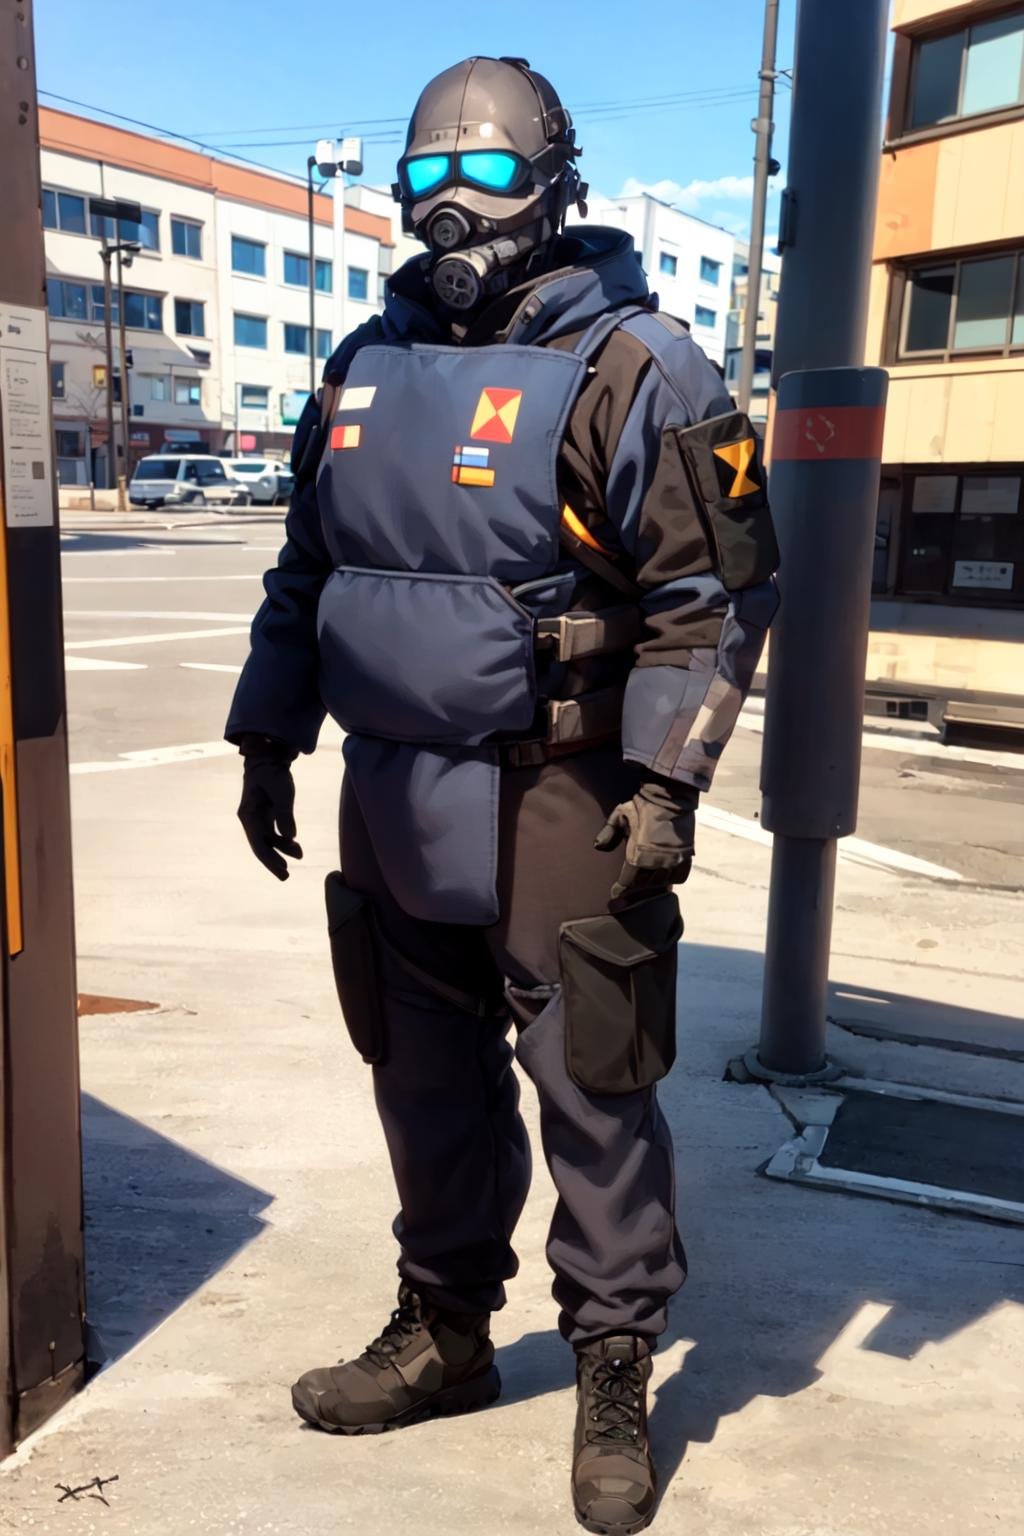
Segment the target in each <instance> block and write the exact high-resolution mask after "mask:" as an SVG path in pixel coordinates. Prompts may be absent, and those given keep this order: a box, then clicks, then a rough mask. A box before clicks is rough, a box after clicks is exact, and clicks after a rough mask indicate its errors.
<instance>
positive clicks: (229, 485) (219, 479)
mask: <svg viewBox="0 0 1024 1536" xmlns="http://www.w3.org/2000/svg"><path fill="white" fill-rule="evenodd" d="M128 499H129V501H130V502H131V504H132V506H133V507H164V506H167V507H182V506H191V507H203V506H207V505H209V506H212V507H223V506H228V507H246V506H248V505H249V501H250V495H249V492H248V490H247V489H246V487H245V486H244V485H240V484H239V482H238V481H237V480H236V479H234V477H233V476H232V475H230V474H228V473H227V471H226V470H225V468H224V461H223V459H218V458H215V457H214V456H213V454H210V453H149V454H147V455H146V457H145V458H144V459H140V460H139V462H138V464H137V465H136V466H135V473H134V475H133V476H132V479H131V484H130V485H129V487H128Z"/></svg>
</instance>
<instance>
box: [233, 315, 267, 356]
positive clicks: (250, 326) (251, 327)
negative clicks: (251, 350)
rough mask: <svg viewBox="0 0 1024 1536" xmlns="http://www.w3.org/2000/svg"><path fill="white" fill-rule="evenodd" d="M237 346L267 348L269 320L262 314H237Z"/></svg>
mask: <svg viewBox="0 0 1024 1536" xmlns="http://www.w3.org/2000/svg"><path fill="white" fill-rule="evenodd" d="M235 346H236V347H259V348H260V349H261V350H262V351H264V352H265V351H266V349H267V322H266V320H265V319H264V318H263V316H262V315H239V314H236V315H235Z"/></svg>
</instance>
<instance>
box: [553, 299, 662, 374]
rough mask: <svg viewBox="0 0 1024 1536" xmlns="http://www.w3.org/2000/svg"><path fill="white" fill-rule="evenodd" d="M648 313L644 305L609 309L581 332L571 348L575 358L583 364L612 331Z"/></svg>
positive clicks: (627, 305)
mask: <svg viewBox="0 0 1024 1536" xmlns="http://www.w3.org/2000/svg"><path fill="white" fill-rule="evenodd" d="M648 313H649V311H648V309H647V306H646V305H644V304H626V305H625V306H624V307H623V308H622V309H609V310H606V311H605V312H604V314H603V315H598V317H597V319H596V320H592V321H591V323H590V324H589V325H588V326H587V328H586V330H585V331H584V332H583V334H582V336H581V337H580V339H579V341H577V343H576V345H575V346H574V347H573V349H572V350H573V352H574V353H575V355H576V356H577V357H582V358H583V359H584V361H585V362H589V360H590V359H591V358H592V357H593V356H594V355H595V353H597V352H599V351H600V350H601V348H602V347H603V346H604V344H605V342H606V341H607V340H608V338H609V336H610V335H611V333H612V331H615V330H618V328H619V326H620V325H622V324H623V322H624V321H626V320H632V319H633V317H634V315H645V314H648Z"/></svg>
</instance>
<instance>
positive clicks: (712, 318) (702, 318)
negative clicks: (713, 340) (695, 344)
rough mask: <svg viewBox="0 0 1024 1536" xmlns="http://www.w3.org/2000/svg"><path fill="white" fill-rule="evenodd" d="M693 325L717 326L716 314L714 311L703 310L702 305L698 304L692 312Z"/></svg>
mask: <svg viewBox="0 0 1024 1536" xmlns="http://www.w3.org/2000/svg"><path fill="white" fill-rule="evenodd" d="M693 323H694V325H717V323H718V313H717V311H716V310H714V309H705V307H704V305H703V304H698V305H697V306H696V308H695V309H694V311H693Z"/></svg>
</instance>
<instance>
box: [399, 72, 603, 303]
mask: <svg viewBox="0 0 1024 1536" xmlns="http://www.w3.org/2000/svg"><path fill="white" fill-rule="evenodd" d="M579 153H580V150H579V149H578V148H577V146H576V143H575V133H574V130H573V127H572V123H571V120H570V117H569V114H568V112H566V110H565V109H564V107H563V106H562V104H561V102H560V101H559V100H558V97H557V96H556V95H555V92H554V90H553V88H552V87H551V85H550V84H549V83H548V81H547V80H545V79H544V77H543V75H538V74H536V73H535V72H534V71H532V70H531V69H530V68H529V67H528V65H527V63H526V60H525V59H486V58H474V59H466V60H464V61H463V63H461V64H456V65H455V67H454V68H453V69H448V70H445V72H444V73H443V74H441V75H438V76H437V78H436V79H434V80H432V81H431V82H430V84H429V85H428V86H427V87H426V89H425V90H424V92H423V94H422V95H421V97H420V99H419V101H418V102H417V103H416V110H415V111H414V112H413V115H412V121H411V123H410V124H409V135H408V139H407V142H406V149H405V154H404V155H403V156H402V158H401V160H400V161H399V163H398V177H399V179H398V181H397V183H396V184H395V186H394V187H393V188H392V191H393V193H394V196H395V199H396V201H397V202H399V203H401V205H402V227H403V229H404V230H405V232H406V233H407V234H411V235H415V236H416V238H417V239H419V240H422V241H423V243H424V244H425V245H426V246H427V247H428V248H429V250H430V260H429V274H430V282H431V286H432V288H433V290H434V293H435V295H436V297H437V298H438V299H439V300H440V301H441V303H442V304H444V305H446V306H447V307H448V308H449V309H452V310H456V311H467V310H471V309H473V308H475V307H476V305H478V304H479V303H480V302H481V300H482V299H484V298H486V297H489V296H490V295H493V294H497V293H501V292H503V291H504V290H505V289H506V288H507V287H509V285H510V283H511V282H513V281H515V280H516V279H517V277H518V276H519V274H520V273H522V272H524V271H525V270H526V269H527V268H528V266H529V264H530V261H531V259H532V258H534V257H536V256H537V254H538V253H539V252H542V251H543V249H544V247H545V246H547V245H548V244H549V243H550V242H551V241H552V240H553V239H554V237H555V236H556V235H557V234H558V233H559V231H560V230H561V229H562V226H563V224H564V223H565V215H566V211H567V210H568V208H569V206H570V204H571V203H574V202H575V203H577V205H578V206H579V207H580V208H581V210H584V209H585V204H584V203H583V198H584V197H585V195H586V187H584V186H583V185H582V183H581V182H580V177H579V172H578V171H577V170H576V167H575V164H574V163H573V162H574V160H575V158H576V156H577V155H578V154H579Z"/></svg>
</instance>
